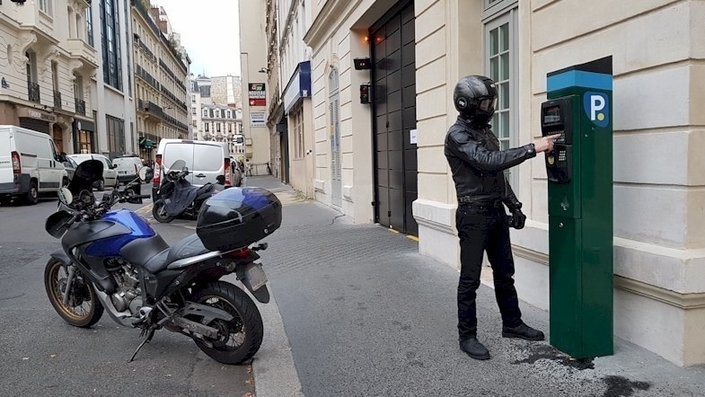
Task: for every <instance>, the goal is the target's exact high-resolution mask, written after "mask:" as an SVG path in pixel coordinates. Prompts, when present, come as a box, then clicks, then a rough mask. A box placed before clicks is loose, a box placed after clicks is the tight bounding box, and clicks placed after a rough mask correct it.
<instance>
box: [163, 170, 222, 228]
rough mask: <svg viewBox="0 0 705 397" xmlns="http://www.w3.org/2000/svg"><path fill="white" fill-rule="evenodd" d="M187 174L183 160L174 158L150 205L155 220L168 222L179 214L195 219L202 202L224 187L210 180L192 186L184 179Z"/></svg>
mask: <svg viewBox="0 0 705 397" xmlns="http://www.w3.org/2000/svg"><path fill="white" fill-rule="evenodd" d="M188 174H189V170H188V168H186V162H185V161H183V160H176V161H175V162H174V164H172V165H171V167H170V168H169V172H167V173H166V175H165V178H164V182H163V183H162V185H161V186H160V187H159V190H158V191H157V197H156V200H155V201H154V204H153V205H152V216H153V217H154V219H156V220H157V222H160V223H169V222H171V221H173V220H174V218H175V217H177V216H179V215H183V216H186V217H189V218H191V219H195V218H196V216H197V215H198V211H200V209H201V205H202V204H203V202H205V201H206V200H208V199H209V198H210V197H211V196H213V195H214V194H217V193H219V192H221V191H223V190H224V189H225V186H224V185H223V184H213V183H210V182H209V183H206V184H205V185H203V186H201V187H197V186H193V185H191V183H189V181H187V180H186V176H187V175H188ZM223 179H224V178H223Z"/></svg>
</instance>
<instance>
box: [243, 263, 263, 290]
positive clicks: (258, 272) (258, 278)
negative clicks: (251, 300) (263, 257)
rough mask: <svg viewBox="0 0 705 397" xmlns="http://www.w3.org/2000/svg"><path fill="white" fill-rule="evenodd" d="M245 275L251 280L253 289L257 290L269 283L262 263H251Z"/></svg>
mask: <svg viewBox="0 0 705 397" xmlns="http://www.w3.org/2000/svg"><path fill="white" fill-rule="evenodd" d="M245 275H246V277H247V281H249V282H250V286H251V287H252V290H253V291H257V290H258V289H260V288H261V287H262V286H264V285H265V284H267V275H266V274H265V273H264V270H263V269H262V264H261V263H250V264H249V265H247V269H245Z"/></svg>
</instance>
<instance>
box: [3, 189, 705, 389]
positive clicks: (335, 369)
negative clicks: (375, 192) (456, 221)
mask: <svg viewBox="0 0 705 397" xmlns="http://www.w3.org/2000/svg"><path fill="white" fill-rule="evenodd" d="M246 186H248V187H251V186H255V187H261V188H264V189H267V190H269V191H272V192H275V194H276V195H277V196H278V197H279V198H280V200H281V202H282V204H283V211H284V216H283V220H282V226H281V228H280V229H279V230H277V231H276V232H275V233H273V234H272V235H271V236H270V237H268V238H267V239H265V241H266V242H267V243H268V244H269V248H268V249H267V250H266V251H264V252H262V253H261V256H262V263H263V264H264V268H265V270H266V272H267V275H268V277H269V285H270V288H271V294H272V298H273V299H272V300H271V301H270V303H269V304H260V305H259V306H260V310H261V311H262V315H263V322H264V326H265V332H264V340H263V342H262V346H261V348H260V350H259V352H258V353H257V354H256V355H255V356H254V358H253V359H252V360H248V362H246V363H244V364H242V365H234V366H233V365H223V364H220V363H218V362H216V361H214V360H212V359H210V358H209V357H208V356H206V355H205V354H203V353H202V352H200V351H199V349H198V348H197V347H196V345H194V343H193V342H192V341H190V340H188V339H187V338H183V337H181V336H180V335H177V334H173V333H170V332H166V331H161V332H158V333H157V334H156V336H155V337H154V339H153V340H152V341H151V342H150V343H149V344H147V345H146V346H145V347H144V348H143V349H142V350H141V351H140V353H139V354H138V355H137V356H136V358H135V360H134V361H133V362H128V360H129V358H130V356H131V355H132V353H133V351H134V349H135V348H136V347H137V345H138V344H139V342H140V341H141V340H142V338H141V336H140V332H139V330H137V329H131V328H125V327H121V326H119V325H117V324H116V323H114V322H113V321H112V320H111V319H110V318H108V316H104V317H103V318H102V319H101V320H100V321H98V322H97V323H96V324H95V325H94V326H93V327H91V328H89V329H83V328H77V327H72V326H70V325H69V324H67V323H66V322H65V321H63V320H62V319H61V318H60V317H59V316H58V315H57V314H56V312H55V311H54V310H53V309H52V307H51V304H50V302H49V300H48V299H47V294H46V292H45V288H44V285H43V281H42V280H43V272H44V266H45V264H46V262H47V260H48V258H49V255H50V254H51V253H52V252H54V251H56V250H57V249H58V248H59V241H58V240H55V239H53V238H52V237H51V236H49V235H48V234H47V233H46V232H44V230H43V223H44V219H45V218H46V217H47V216H49V215H50V214H52V213H53V212H54V211H56V207H57V200H56V199H55V198H49V197H47V198H42V199H41V201H40V203H39V204H38V205H37V206H19V205H18V206H9V207H5V206H3V207H0V219H2V227H1V228H0V229H1V234H0V252H1V253H2V258H3V266H2V268H1V269H0V272H1V273H0V274H1V275H2V277H0V291H1V293H0V303H1V304H0V319H1V320H0V335H1V338H0V348H1V349H2V353H3V357H4V359H3V361H2V364H0V370H1V371H2V373H3V380H2V383H3V388H4V389H5V390H13V395H27V396H29V395H49V394H51V395H126V394H129V395H141V394H145V395H160V396H162V395H163V396H167V395H202V396H231V395H240V396H247V395H250V396H252V395H257V396H297V395H306V396H337V395H340V396H347V395H369V394H374V395H390V396H391V395H449V396H450V395H452V396H461V395H462V396H464V395H483V394H484V395H514V394H516V393H519V394H520V395H527V396H529V395H542V396H565V395H585V396H629V395H634V396H663V395H677V396H697V395H701V394H702V390H703V387H704V386H705V369H703V368H702V367H695V368H689V369H683V368H679V367H677V366H675V365H673V364H671V363H668V362H667V361H666V360H664V359H662V358H660V357H658V356H657V355H655V354H653V353H651V352H648V351H646V350H645V349H642V348H639V347H638V346H635V345H633V344H631V343H628V342H626V341H621V340H617V341H616V343H615V351H616V353H615V355H613V356H610V357H605V358H596V359H588V360H575V359H571V358H570V357H568V356H567V355H565V354H563V353H561V352H560V351H558V350H556V349H555V348H553V347H551V346H550V345H549V344H548V343H545V342H541V343H533V342H527V341H521V340H515V339H506V338H502V337H501V335H500V332H499V331H500V330H501V319H500V317H499V313H498V312H497V309H496V307H495V306H494V296H493V293H492V290H491V288H490V287H489V286H488V285H483V286H481V287H480V289H479V293H478V316H479V318H480V320H481V322H482V324H483V326H482V327H481V328H480V330H479V333H480V334H481V335H482V336H483V340H484V341H486V343H487V345H488V346H489V347H490V348H491V349H492V351H493V353H494V356H493V358H492V360H490V361H488V362H486V363H485V362H482V363H479V364H476V362H469V361H468V357H467V356H466V355H465V354H464V353H463V352H461V351H460V350H458V349H457V341H456V338H457V336H454V332H455V331H454V328H455V324H454V317H455V307H454V305H453V304H452V301H453V298H454V295H455V284H456V283H457V271H455V270H453V269H451V268H449V267H447V266H439V264H438V263H437V262H435V261H433V260H430V259H428V258H425V257H423V256H421V255H419V254H418V252H417V250H418V248H417V242H415V241H414V240H413V239H410V238H408V237H407V236H405V235H403V234H400V233H394V232H392V231H390V230H388V229H386V228H382V227H379V226H375V225H355V224H353V223H351V222H350V221H349V220H346V219H345V218H344V217H340V214H339V213H338V212H336V211H333V210H331V209H329V208H327V207H326V206H323V205H321V204H318V203H315V202H313V201H311V200H305V199H304V198H302V196H301V195H300V194H298V193H297V192H296V191H295V190H293V189H291V188H290V187H289V186H286V185H283V184H282V183H281V182H280V181H278V180H276V179H274V178H273V177H269V176H264V177H251V178H248V180H247V181H246ZM145 187H146V186H143V188H145ZM108 193H109V192H108ZM96 194H97V195H100V194H99V193H96ZM150 201H151V200H146V203H144V204H142V205H134V204H126V205H123V206H122V207H125V208H128V209H131V210H133V211H135V212H136V213H138V214H141V216H144V217H145V218H146V219H147V220H148V221H149V224H150V226H152V227H154V229H155V230H156V231H157V232H158V233H159V234H160V235H162V236H163V237H164V239H165V240H166V241H167V242H169V243H173V242H175V241H178V240H180V239H182V238H183V237H186V236H188V235H191V234H193V233H194V232H195V222H194V221H193V220H187V219H176V220H174V221H173V222H172V223H167V224H161V223H159V222H156V221H155V220H154V219H152V218H151V215H150V212H151V209H150V207H151V202H150ZM486 270H489V269H485V271H486ZM229 281H232V282H236V280H234V278H233V279H229ZM483 282H484V283H486V284H490V280H487V279H485V280H483ZM449 302H451V303H450V304H449ZM522 310H523V311H524V316H525V318H526V319H527V322H528V321H530V322H531V323H532V324H534V325H535V326H537V327H540V328H542V329H548V318H547V314H546V312H544V311H542V310H539V309H537V308H534V307H532V306H530V305H527V304H522Z"/></svg>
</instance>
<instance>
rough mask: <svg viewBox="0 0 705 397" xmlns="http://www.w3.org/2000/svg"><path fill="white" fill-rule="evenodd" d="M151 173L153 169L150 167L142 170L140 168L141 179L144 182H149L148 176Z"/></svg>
mask: <svg viewBox="0 0 705 397" xmlns="http://www.w3.org/2000/svg"><path fill="white" fill-rule="evenodd" d="M151 172H152V169H151V168H149V167H142V168H140V170H139V175H140V179H141V180H143V181H146V180H147V174H150V173H151Z"/></svg>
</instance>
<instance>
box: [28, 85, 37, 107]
mask: <svg viewBox="0 0 705 397" xmlns="http://www.w3.org/2000/svg"><path fill="white" fill-rule="evenodd" d="M27 91H28V92H27V94H28V95H29V100H30V101H32V102H37V103H39V102H40V98H39V84H37V83H32V82H28V84H27Z"/></svg>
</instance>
